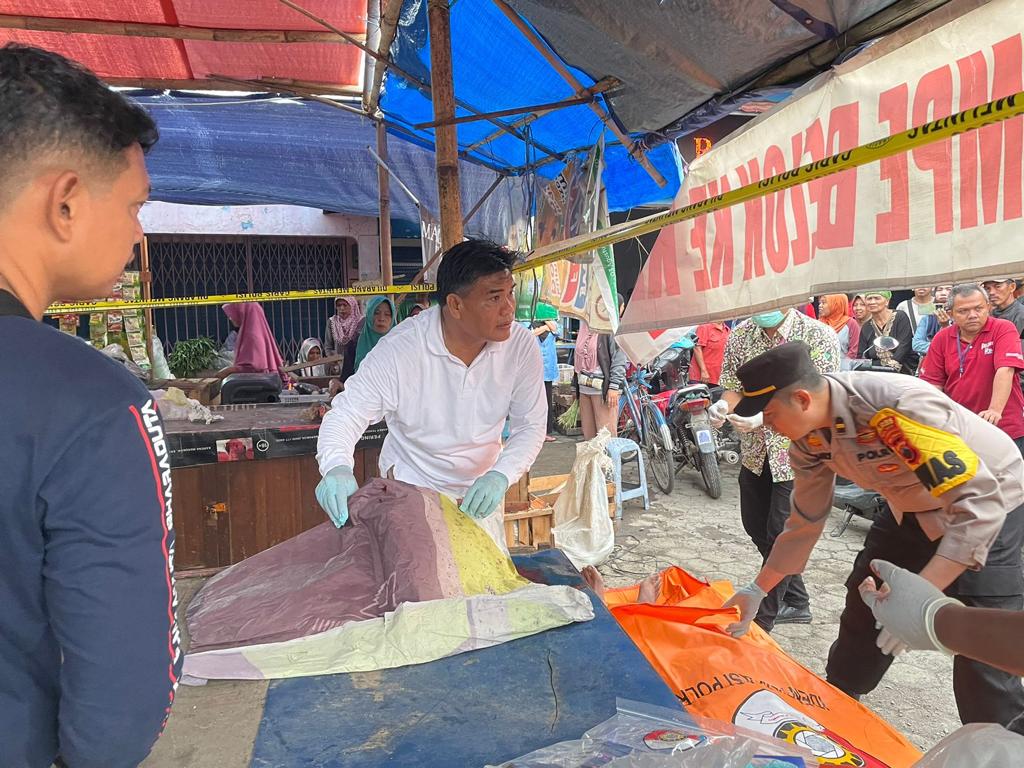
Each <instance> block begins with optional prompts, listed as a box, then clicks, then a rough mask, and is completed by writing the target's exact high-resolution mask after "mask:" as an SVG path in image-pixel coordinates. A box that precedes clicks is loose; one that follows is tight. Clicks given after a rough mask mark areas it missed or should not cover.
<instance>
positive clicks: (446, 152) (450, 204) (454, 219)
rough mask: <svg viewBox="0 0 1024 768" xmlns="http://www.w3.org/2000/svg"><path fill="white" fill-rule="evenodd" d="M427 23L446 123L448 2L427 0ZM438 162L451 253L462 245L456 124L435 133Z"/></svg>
mask: <svg viewBox="0 0 1024 768" xmlns="http://www.w3.org/2000/svg"><path fill="white" fill-rule="evenodd" d="M427 23H428V24H429V27H430V79H431V83H432V91H433V99H432V101H433V104H434V120H435V121H442V122H443V121H446V120H451V119H453V118H454V117H455V84H454V83H453V81H452V41H451V18H450V16H449V11H448V0H427ZM434 161H435V163H436V165H437V205H438V208H440V214H441V248H442V250H445V251H447V250H448V249H449V248H451V247H452V246H453V245H455V244H456V243H460V242H462V199H461V197H460V195H459V138H458V133H457V132H456V129H455V126H454V125H450V124H448V125H439V126H438V127H437V128H436V129H435V130H434Z"/></svg>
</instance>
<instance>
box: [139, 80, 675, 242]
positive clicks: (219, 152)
mask: <svg viewBox="0 0 1024 768" xmlns="http://www.w3.org/2000/svg"><path fill="white" fill-rule="evenodd" d="M135 99H136V101H138V102H139V103H140V104H142V105H144V106H145V107H146V108H147V109H149V110H150V112H151V113H152V115H153V116H154V118H155V119H156V122H157V125H158V126H159V128H160V135H161V139H160V141H159V142H158V143H157V145H156V146H155V147H154V148H153V150H152V152H151V153H150V155H149V158H148V159H147V164H148V166H149V171H150V176H151V177H152V180H153V194H152V197H153V199H154V200H162V201H165V202H172V203H192V204H207V205H246V204H257V203H281V204H290V205H304V206H309V207H313V208H322V209H324V210H329V211H336V212H339V213H347V214H350V215H357V216H377V213H378V202H377V199H378V191H377V166H376V163H375V161H374V159H373V157H372V156H371V155H370V152H369V151H368V149H367V148H368V147H375V146H376V134H375V129H374V125H373V123H372V122H370V121H369V120H366V119H364V118H362V117H360V116H358V115H354V114H350V113H347V112H343V111H341V110H338V109H334V108H332V107H329V106H327V105H325V104H320V103H318V102H308V101H300V100H294V99H282V98H271V97H265V96H256V97H251V98H244V97H243V98H238V97H233V98H216V97H211V96H200V95H185V94H153V95H139V96H136V97H135ZM388 148H389V153H390V158H389V165H390V166H391V168H392V169H393V170H394V171H395V172H396V173H397V174H398V175H399V177H400V178H401V179H402V181H403V182H404V183H405V184H406V185H407V186H408V187H409V188H410V189H411V190H412V192H413V193H414V194H415V195H416V196H417V197H418V198H419V199H420V201H421V202H422V203H423V204H424V205H425V206H426V207H427V208H428V209H429V210H430V211H432V212H433V213H434V214H435V215H436V213H437V210H438V206H437V186H436V175H435V170H434V154H433V151H432V149H430V148H429V147H427V146H423V145H421V144H419V143H414V142H413V141H409V140H406V139H405V138H403V137H402V136H397V135H392V136H391V137H390V139H389V141H388ZM652 160H653V161H654V162H655V163H656V164H657V166H658V167H659V168H660V170H661V171H662V173H663V174H664V175H665V176H666V177H667V178H670V179H672V182H671V189H672V193H673V194H674V191H675V190H676V189H677V188H678V186H679V181H680V176H681V174H680V171H679V160H678V152H677V151H676V149H675V147H674V146H671V145H665V146H663V147H658V148H657V149H656V150H655V151H654V152H653V153H652ZM561 167H562V164H561V163H552V164H550V165H548V166H546V167H545V169H546V171H547V172H548V173H553V172H556V171H558V170H560V169H561ZM496 177H497V173H496V172H495V171H493V170H490V169H489V168H486V167H484V166H481V165H478V164H476V163H470V162H466V161H463V162H462V163H461V169H460V186H461V189H462V205H463V211H465V212H467V213H468V211H469V210H470V208H471V207H472V206H473V205H474V204H475V203H476V201H477V200H479V199H480V197H481V196H482V195H483V194H484V192H486V191H487V189H488V187H490V185H491V183H492V182H493V181H494V179H495V178H496ZM527 181H528V177H526V176H518V177H517V176H512V177H509V178H508V179H506V180H505V181H503V182H502V185H501V186H500V187H499V188H498V189H497V190H496V191H495V192H494V193H493V194H492V195H491V196H490V198H488V201H487V203H485V205H484V206H483V208H482V209H481V210H480V212H479V213H478V214H476V216H474V218H473V220H472V221H471V222H469V224H468V226H467V231H468V232H469V233H471V234H477V235H487V236H489V237H493V238H496V239H499V240H504V238H505V236H506V235H507V232H508V225H509V224H510V222H511V221H513V220H514V219H515V218H516V217H518V216H521V215H522V213H523V212H524V211H525V210H526V207H527V205H528V204H529V196H528V194H527V192H526V190H527ZM605 181H606V184H607V185H608V189H609V205H610V206H611V207H612V209H613V210H625V209H628V208H631V207H634V206H636V205H642V204H645V203H650V202H653V200H652V196H660V197H667V196H669V193H668V192H660V191H659V192H656V190H657V187H655V185H654V183H653V182H652V181H651V180H650V177H648V176H647V174H646V172H644V170H643V169H642V168H641V167H640V166H639V165H638V164H637V163H636V162H635V161H633V160H632V159H631V158H629V157H628V155H627V154H626V152H625V151H624V149H623V148H622V147H621V146H614V147H611V148H609V151H608V161H607V168H606V172H605ZM391 190H392V191H391V205H392V216H393V217H394V218H397V219H405V220H408V221H418V220H419V217H418V214H417V210H416V208H415V206H414V205H413V203H412V201H411V200H410V199H409V198H408V196H406V195H405V194H404V193H403V192H402V191H401V190H400V189H399V188H398V187H397V186H396V185H394V184H393V185H392V188H391Z"/></svg>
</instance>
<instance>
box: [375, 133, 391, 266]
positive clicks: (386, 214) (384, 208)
mask: <svg viewBox="0 0 1024 768" xmlns="http://www.w3.org/2000/svg"><path fill="white" fill-rule="evenodd" d="M377 155H378V156H379V157H380V159H381V162H380V163H379V164H378V165H377V184H378V186H379V187H380V212H379V215H378V218H377V220H378V222H380V275H381V278H382V279H383V280H384V285H394V282H395V276H394V274H393V271H392V266H391V194H390V187H389V182H390V176H389V175H388V171H387V169H386V167H385V166H386V165H387V162H388V130H387V127H386V126H385V125H384V121H383V120H378V121H377Z"/></svg>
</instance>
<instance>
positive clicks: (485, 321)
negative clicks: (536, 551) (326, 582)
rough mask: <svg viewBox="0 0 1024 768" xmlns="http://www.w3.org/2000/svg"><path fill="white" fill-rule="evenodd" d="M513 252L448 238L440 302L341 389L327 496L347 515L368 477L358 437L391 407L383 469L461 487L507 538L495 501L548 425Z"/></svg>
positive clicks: (468, 509) (327, 506)
mask: <svg viewBox="0 0 1024 768" xmlns="http://www.w3.org/2000/svg"><path fill="white" fill-rule="evenodd" d="M514 259H515V254H514V253H512V252H510V251H508V250H506V249H504V248H502V247H501V246H498V245H495V244H494V243H489V242H486V241H482V240H467V241H465V242H462V243H459V244H458V245H455V246H453V247H452V248H451V249H449V250H448V252H447V253H445V255H444V258H443V259H442V260H441V266H440V268H439V269H438V274H437V294H436V297H437V300H438V302H439V304H440V306H435V307H431V308H430V309H428V310H426V311H425V312H421V313H420V314H419V315H417V316H416V317H414V318H410V319H409V320H406V321H405V322H403V323H401V324H400V325H399V326H398V327H396V328H395V329H394V330H392V331H391V332H390V333H388V335H387V336H385V337H384V338H383V339H381V341H380V342H379V343H378V344H377V346H375V347H374V348H373V350H372V351H371V352H370V354H369V355H367V357H366V359H365V360H363V362H362V364H361V365H360V366H359V371H358V373H356V374H355V375H354V376H352V377H351V378H350V379H349V380H348V381H347V382H345V390H344V391H343V392H341V393H340V394H339V395H338V396H337V397H335V398H334V402H333V404H332V409H331V411H330V412H329V413H328V414H327V415H326V416H325V417H324V420H323V424H322V425H321V426H320V438H319V441H318V443H317V460H318V461H319V463H320V473H321V474H322V475H323V480H321V481H320V484H319V485H318V486H317V489H316V497H317V500H318V501H319V502H320V505H321V506H322V507H323V508H324V510H325V511H326V512H327V514H328V516H329V517H330V518H331V520H333V521H334V524H335V525H337V526H338V527H341V526H342V525H344V524H345V521H346V520H348V497H349V496H351V495H352V494H353V493H355V491H356V490H357V488H358V485H357V483H356V480H355V477H354V475H353V472H352V467H353V453H354V450H355V445H356V442H357V441H358V440H359V438H360V437H361V436H362V434H363V432H364V431H365V429H366V428H367V426H369V425H370V424H373V423H375V422H377V421H380V420H381V419H384V420H386V421H387V425H388V436H387V437H386V438H385V440H384V446H383V448H382V449H381V454H380V472H381V475H382V476H386V477H393V478H394V479H396V480H402V481H403V482H406V483H410V484H412V485H417V486H420V487H423V488H431V489H433V490H435V491H438V492H440V493H444V494H447V495H449V496H452V497H455V498H461V499H462V504H461V507H460V508H461V509H462V511H463V512H465V513H466V514H467V515H469V516H471V517H473V518H474V519H476V520H477V521H478V522H479V523H480V525H481V526H482V527H483V528H484V529H485V530H487V532H488V533H489V534H491V536H492V538H494V540H495V541H496V542H497V543H498V545H499V546H501V547H504V526H503V521H502V519H501V518H502V515H501V514H494V512H495V511H496V510H497V509H498V508H499V506H500V504H501V502H502V500H503V499H504V497H505V492H506V490H508V486H509V484H510V483H514V482H515V481H517V480H518V479H519V478H520V477H521V476H522V474H523V473H524V472H526V471H527V470H528V469H529V468H530V466H531V465H532V464H533V461H534V459H536V458H537V454H538V453H539V452H540V449H541V447H542V446H543V444H544V436H545V434H546V429H547V422H546V419H547V404H546V400H545V397H544V375H543V364H542V362H541V356H540V350H539V349H538V347H537V343H536V341H534V338H533V336H532V335H531V334H530V332H529V331H528V330H526V329H525V328H524V327H522V326H521V325H519V324H518V323H516V322H514V321H515V296H514V291H515V284H514V281H513V279H512V272H511V268H512V264H513V262H514ZM506 417H507V418H508V419H509V422H510V424H509V426H510V434H509V437H508V439H507V440H506V441H505V442H504V444H502V440H501V434H502V430H503V428H504V426H505V420H506Z"/></svg>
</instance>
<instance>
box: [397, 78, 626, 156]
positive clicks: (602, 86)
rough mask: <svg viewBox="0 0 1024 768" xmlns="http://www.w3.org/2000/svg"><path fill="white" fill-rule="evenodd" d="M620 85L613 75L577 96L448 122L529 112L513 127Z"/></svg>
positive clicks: (427, 125)
mask: <svg viewBox="0 0 1024 768" xmlns="http://www.w3.org/2000/svg"><path fill="white" fill-rule="evenodd" d="M620 85H622V83H621V82H620V81H619V80H618V79H616V78H614V77H606V78H604V79H602V80H600V81H599V82H596V83H594V84H593V85H592V86H590V87H589V88H587V89H586V90H585V91H583V92H582V93H581V94H580V95H579V96H576V97H574V98H571V99H562V100H561V101H549V102H547V103H546V104H534V105H533V106H530V107H512V108H510V109H499V110H497V111H495V112H481V113H480V114H476V115H462V116H461V117H456V118H454V119H453V120H452V121H451V122H450V124H451V125H462V124H463V123H475V122H477V121H479V120H490V119H491V118H494V117H511V116H512V115H521V114H523V113H524V112H529V113H530V114H529V115H527V118H528V119H524V120H519V121H516V122H515V123H513V124H512V125H513V126H514V127H519V126H520V125H527V124H529V123H531V122H533V121H534V120H536V119H537V118H539V117H543V116H544V115H547V114H549V113H551V112H555V111H557V110H559V109H564V108H565V107H575V106H577V105H579V104H587V103H589V102H592V101H593V100H594V98H595V97H596V96H597V94H599V93H605V92H607V91H610V90H612V89H614V88H617V87H619V86H620ZM438 125H439V123H438V122H437V121H436V120H435V121H433V122H430V123H419V124H417V125H414V126H413V128H416V129H417V130H423V129H425V128H436V127H437V126H438ZM498 135H500V132H499V133H497V134H492V136H493V137H495V138H496V137H497V136H498ZM486 143H487V141H480V142H477V143H476V144H474V145H473V148H474V149H476V148H477V147H481V146H483V145H484V144H486Z"/></svg>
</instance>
